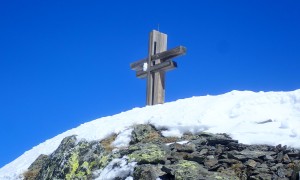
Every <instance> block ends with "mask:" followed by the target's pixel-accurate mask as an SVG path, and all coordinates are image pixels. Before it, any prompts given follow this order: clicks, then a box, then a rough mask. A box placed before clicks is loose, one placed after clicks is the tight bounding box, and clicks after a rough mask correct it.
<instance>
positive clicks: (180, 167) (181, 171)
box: [174, 160, 199, 180]
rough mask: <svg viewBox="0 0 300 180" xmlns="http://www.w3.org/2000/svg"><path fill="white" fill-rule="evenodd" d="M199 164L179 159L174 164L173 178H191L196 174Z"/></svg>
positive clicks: (182, 179) (176, 179)
mask: <svg viewBox="0 0 300 180" xmlns="http://www.w3.org/2000/svg"><path fill="white" fill-rule="evenodd" d="M198 170H199V164H197V163H196V162H192V161H186V160H181V161H179V163H178V164H177V165H176V171H175V173H174V174H175V180H184V179H193V178H195V176H197V175H198Z"/></svg>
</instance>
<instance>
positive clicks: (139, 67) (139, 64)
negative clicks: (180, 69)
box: [130, 46, 186, 71]
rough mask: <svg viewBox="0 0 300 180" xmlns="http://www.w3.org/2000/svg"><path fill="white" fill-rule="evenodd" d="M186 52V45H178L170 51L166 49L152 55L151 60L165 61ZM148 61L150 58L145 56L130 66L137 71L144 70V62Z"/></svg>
mask: <svg viewBox="0 0 300 180" xmlns="http://www.w3.org/2000/svg"><path fill="white" fill-rule="evenodd" d="M185 53H186V48H185V47H184V46H178V47H176V48H173V49H170V50H168V51H164V52H161V53H157V54H154V55H152V56H151V61H155V60H158V59H160V60H161V62H164V61H166V60H168V59H171V58H174V57H177V56H180V55H184V54H185ZM147 61H148V58H144V59H141V60H139V61H136V62H133V63H131V64H130V68H131V69H132V70H136V71H139V70H142V69H143V65H144V63H147Z"/></svg>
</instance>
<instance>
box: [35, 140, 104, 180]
mask: <svg viewBox="0 0 300 180" xmlns="http://www.w3.org/2000/svg"><path fill="white" fill-rule="evenodd" d="M103 159H107V157H106V156H105V155H104V149H103V147H101V145H100V142H97V141H91V142H87V141H85V140H81V141H79V142H78V143H77V139H76V136H69V137H66V138H64V139H63V140H62V142H61V144H60V145H59V147H58V149H57V150H56V151H54V152H53V153H52V154H51V155H50V156H49V158H48V161H46V163H45V164H44V165H43V167H42V168H41V170H40V171H39V174H38V176H37V177H36V179H67V180H69V179H90V178H91V177H92V174H91V173H92V171H93V170H94V169H99V168H101V167H104V166H105V165H107V162H105V161H104V160H103Z"/></svg>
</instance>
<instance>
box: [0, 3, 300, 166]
mask: <svg viewBox="0 0 300 180" xmlns="http://www.w3.org/2000/svg"><path fill="white" fill-rule="evenodd" d="M158 24H159V26H160V31H162V32H164V33H167V34H168V48H172V47H175V46H178V45H184V46H186V47H187V54H186V55H185V56H182V57H180V58H177V59H176V61H177V62H178V65H179V68H178V69H176V70H173V71H171V72H168V73H167V84H166V91H167V94H166V100H167V101H174V100H177V99H180V98H188V97H191V96H199V95H207V94H220V93H225V92H228V91H231V90H252V91H290V90H295V89H299V88H300V76H299V69H300V1H296V0H295V1H282V0H264V1H261V0H254V1H240V0H235V1H234V0H232V1H221V0H220V1H199V0H192V1H178V0H172V1H171V0H170V1H162V0H153V1H141V0H139V1H131V0H126V1H121V0H120V1H78V0H65V1H61V0H59V1H58V0H53V1H32V0H28V1H15V0H1V2H0V120H1V126H0V137H1V148H0V167H2V166H3V165H5V164H7V163H8V162H10V161H12V160H14V159H15V158H17V157H18V156H19V155H21V154H23V153H24V152H25V151H26V150H29V149H31V148H32V147H33V146H35V145H38V144H39V143H41V142H43V141H45V140H47V139H49V138H51V137H53V136H55V135H57V134H60V133H62V132H64V131H66V130H68V129H70V128H73V127H76V126H78V125H80V124H82V123H84V122H87V121H90V120H93V119H95V118H99V117H103V116H108V115H113V114H116V113H119V112H122V111H126V110H129V109H132V108H134V107H143V106H144V104H145V86H146V81H145V80H141V79H137V78H135V72H134V71H132V70H130V68H129V64H130V63H131V62H134V61H136V60H139V59H141V58H144V57H146V55H147V49H148V47H147V46H148V34H149V32H150V31H151V30H153V29H157V25H158ZM103 128H105V127H103ZM99 131H101V129H99Z"/></svg>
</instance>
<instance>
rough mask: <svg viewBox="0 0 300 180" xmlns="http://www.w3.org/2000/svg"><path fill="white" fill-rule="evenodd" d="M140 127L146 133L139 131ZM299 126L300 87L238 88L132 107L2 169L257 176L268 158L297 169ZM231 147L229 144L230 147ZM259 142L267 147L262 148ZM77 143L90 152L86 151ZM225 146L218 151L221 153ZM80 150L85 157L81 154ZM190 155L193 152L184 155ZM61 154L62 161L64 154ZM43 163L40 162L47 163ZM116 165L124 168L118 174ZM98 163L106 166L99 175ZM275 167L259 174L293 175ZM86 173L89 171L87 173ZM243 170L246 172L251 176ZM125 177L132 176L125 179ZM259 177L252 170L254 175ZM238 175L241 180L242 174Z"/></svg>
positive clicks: (107, 175) (15, 172) (2, 172)
mask: <svg viewBox="0 0 300 180" xmlns="http://www.w3.org/2000/svg"><path fill="white" fill-rule="evenodd" d="M140 127H143V128H142V129H141V130H137V128H140ZM299 127H300V90H295V91H291V92H251V91H232V92H229V93H226V94H222V95H217V96H211V95H207V96H200V97H192V98H187V99H181V100H177V101H175V102H170V103H165V104H162V105H155V106H147V107H144V108H134V109H132V110H130V111H127V112H122V113H120V114H117V115H114V116H108V117H103V118H99V119H96V120H93V121H90V122H87V123H85V124H82V125H80V126H78V127H77V128H74V129H71V130H68V131H66V132H64V133H62V134H60V135H57V136H55V137H54V138H52V139H49V140H47V141H45V142H43V143H41V144H39V145H38V146H36V147H33V148H32V149H31V150H29V151H27V152H25V153H24V154H23V155H21V156H20V157H19V158H17V159H16V160H14V161H12V162H11V163H9V164H7V165H6V166H4V167H2V168H1V169H0V179H23V178H24V177H25V179H26V178H27V179H30V177H32V176H31V175H32V174H28V172H30V170H32V169H34V168H36V167H37V166H39V168H42V167H46V166H47V167H52V164H51V163H49V162H50V160H51V158H52V160H51V162H53V159H55V160H59V162H60V163H61V165H63V164H64V163H65V164H67V165H71V164H73V166H72V167H69V166H66V168H65V169H64V171H65V172H68V173H67V174H62V175H61V176H64V178H65V179H76V178H77V179H80V177H85V178H87V177H88V179H89V178H93V179H96V178H98V179H114V178H118V177H120V176H122V177H121V179H122V178H123V179H132V178H133V177H136V176H138V175H140V176H138V177H141V176H143V175H144V174H143V172H145V171H147V172H148V171H149V172H151V173H152V175H151V176H153V177H154V176H157V177H155V178H159V177H161V178H162V179H163V178H169V179H170V178H171V179H172V178H175V179H176V177H182V176H181V174H180V173H179V172H181V170H180V169H178V168H180V167H181V166H182V167H193V168H192V169H194V170H195V169H196V170H195V172H199V171H201V172H203V177H210V178H212V179H213V177H214V176H224V177H225V175H224V174H218V173H219V172H216V173H212V172H211V171H214V170H216V171H220V173H224V172H223V170H222V169H221V167H222V168H223V169H224V170H226V169H227V168H230V167H231V166H232V165H233V164H234V165H236V164H239V163H238V162H236V161H239V162H241V163H240V164H241V167H242V165H243V166H245V168H246V167H250V169H251V168H252V170H251V173H253V172H255V170H256V169H255V168H258V165H262V164H264V163H263V161H264V160H266V161H268V162H270V164H272V163H273V164H275V165H278V164H280V163H281V164H283V165H282V167H285V166H284V165H286V166H292V165H291V164H292V163H294V164H293V165H295V162H298V160H299V152H298V150H295V149H297V148H300V141H299V138H300V129H299ZM152 130H153V132H152ZM149 131H151V132H152V133H150V134H151V135H149V136H147V137H146V138H143V135H144V134H147V132H148V133H149ZM136 132H139V133H136ZM216 133H222V134H216ZM231 138H232V139H231ZM145 139H146V140H147V139H148V140H151V141H145ZM211 139H215V140H211ZM152 140H153V141H152ZM200 140H201V142H200ZM144 141H145V142H144ZM238 142H239V143H238ZM230 143H231V145H230V146H227V145H228V144H230ZM241 143H242V144H241ZM233 144H235V145H233ZM246 144H247V145H246ZM254 144H256V146H255V148H254V147H252V146H251V147H248V145H254ZM258 144H259V145H261V146H259V147H258V146H257V145H258ZM278 144H281V145H282V146H283V147H284V148H283V147H282V146H281V145H280V146H277V145H278ZM78 145H84V147H85V148H86V147H89V148H88V149H82V148H81V147H80V146H78ZM204 147H205V148H204ZM219 147H220V151H217V149H218V148H219ZM93 148H95V149H93ZM97 148H98V149H97ZM210 148H211V149H210ZM230 148H232V149H230ZM294 148H295V149H294ZM145 149H146V150H147V149H148V150H149V151H148V152H147V153H148V154H151V153H153V152H155V153H158V154H156V155H155V156H154V157H156V158H158V159H156V160H155V158H154V160H155V162H152V160H153V158H150V159H151V162H150V160H149V159H147V158H144V156H145V155H144V154H145V152H143V150H145ZM178 149H179V150H178ZM180 149H181V150H180ZM204 149H206V150H204ZM91 150H93V151H91ZM150 150H153V151H150ZM202 150H203V151H202ZM201 151H202V152H201ZM206 151H207V152H206ZM101 152H108V154H109V155H108V156H107V157H106V159H105V162H106V163H104V162H103V159H101V158H103V157H104V156H103V154H102V155H100V153H101ZM209 152H211V153H213V154H209ZM225 152H226V153H225ZM281 152H282V154H280V153H281ZM74 153H75V155H74ZM82 153H83V154H84V156H81V155H82ZM115 153H116V154H118V155H117V156H113V155H112V154H115ZM147 153H146V154H147ZM172 153H173V155H172ZM174 153H175V154H176V153H177V154H176V155H174ZM178 153H179V154H178ZM184 153H188V154H185V155H182V154H184ZM193 153H194V154H193ZM199 153H200V154H199ZM201 153H202V154H201ZM61 154H63V155H64V156H63V157H61V156H60V155H61ZM87 154H88V156H93V157H95V158H96V159H97V158H99V159H98V161H97V163H96V165H95V164H94V165H91V162H89V161H85V160H84V159H86V155H87ZM191 154H193V155H191ZM196 154H197V156H196ZM106 155H107V154H106ZM152 155H153V154H152ZM181 155H182V157H181ZM203 155H205V156H203ZM225 155H226V157H225ZM228 156H230V157H231V160H230V162H229V160H226V162H225V160H224V159H226V158H229V157H228ZM280 156H282V157H281V158H280ZM141 157H143V158H141ZM284 157H285V159H284ZM287 157H288V158H289V159H287ZM159 158H161V159H159ZM168 158H169V159H168ZM49 159H50V160H49ZM201 159H202V160H201ZM272 159H273V160H272ZM274 159H275V160H274ZM100 160H102V161H101V162H102V164H101V163H100ZM294 161H295V162H294ZM37 162H41V164H42V165H39V163H37ZM71 162H72V163H71ZM220 162H223V164H227V165H226V166H228V167H225V165H224V167H223V165H222V163H221V164H220ZM104 164H105V166H104ZM116 164H118V167H119V169H114V168H115V167H116ZM153 164H156V165H155V166H154V165H153ZM152 165H153V166H152ZM268 165H269V164H268ZM275 165H274V166H275ZM95 166H97V167H101V168H100V169H98V170H97V169H95ZM215 166H216V167H215ZM217 166H218V167H217ZM213 167H214V168H213ZM272 167H273V166H267V167H264V168H265V169H268V168H269V171H267V172H265V173H260V172H259V173H258V174H259V175H261V174H263V175H265V174H266V175H265V176H266V177H267V176H268V174H272V173H275V174H276V176H277V177H279V178H280V177H292V175H293V172H294V169H293V168H294V167H293V168H290V169H289V168H285V169H283V170H282V171H284V173H281V174H280V172H281V171H280V172H278V169H279V168H280V167H281V166H280V167H279V166H278V167H277V166H276V168H275V170H274V171H273V170H272ZM56 168H57V167H53V171H52V175H53V172H54V171H55V172H56V170H57V169H56ZM60 168H61V167H60ZM145 168H146V169H147V168H150V170H145ZM153 168H154V170H153ZM203 168H204V169H203ZM211 168H213V169H211ZM82 169H84V172H82V171H81V170H82ZM157 169H158V170H157ZM220 169H221V170H220ZM240 169H242V168H240ZM246 169H247V168H246ZM273 169H274V168H273ZM60 170H62V169H60ZM242 170H243V169H242ZM271 170H272V171H271ZM91 171H93V172H91ZM252 171H253V172H252ZM139 172H140V173H139ZM154 172H156V173H154ZM190 172H192V171H189V172H182V173H183V174H185V175H186V174H188V175H187V177H188V176H190V175H189V173H190ZM241 172H243V173H246V171H245V172H244V171H241ZM247 172H248V171H247ZM249 172H250V171H249ZM31 173H32V171H31ZM36 173H39V174H38V176H35V177H46V175H47V173H48V175H49V172H46V175H45V173H44V174H43V173H41V172H36ZM126 173H127V175H126V177H125V176H124V177H123V175H124V174H126ZM151 173H150V174H151ZM178 173H179V174H178ZM89 174H93V175H89ZM111 174H113V175H111ZM121 174H123V175H121ZM258 174H255V173H254V175H253V177H254V176H258ZM35 175H36V174H35ZM55 175H57V174H55ZM246 175H247V173H246ZM248 175H249V174H248ZM250 175H251V174H250ZM250 175H249V176H250ZM263 175H261V176H263ZM288 175H289V176H288ZM57 176H58V175H57ZM191 176H192V175H191ZM234 176H236V177H238V178H240V176H239V175H238V174H235V175H234ZM47 177H49V176H47ZM147 177H148V176H147ZM258 178H259V177H258ZM83 179H84V178H83ZM177 179H178V178H177Z"/></svg>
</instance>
